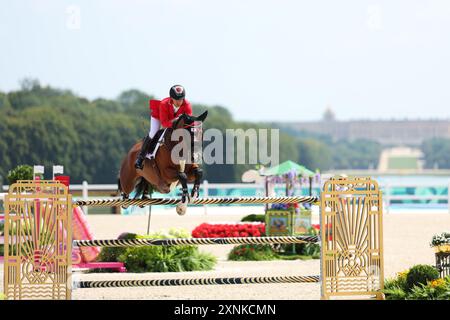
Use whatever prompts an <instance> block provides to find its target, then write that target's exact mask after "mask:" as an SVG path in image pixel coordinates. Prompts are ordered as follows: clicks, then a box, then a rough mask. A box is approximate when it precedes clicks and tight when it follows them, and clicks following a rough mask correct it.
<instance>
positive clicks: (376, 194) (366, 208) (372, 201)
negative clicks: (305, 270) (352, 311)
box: [320, 177, 384, 299]
mask: <svg viewBox="0 0 450 320" xmlns="http://www.w3.org/2000/svg"><path fill="white" fill-rule="evenodd" d="M320 213H321V218H320V228H321V245H322V248H321V250H322V259H321V280H322V299H329V298H330V297H331V296H375V297H376V298H377V299H383V298H384V295H383V294H382V293H381V290H382V289H383V286H384V267H383V266H384V262H383V221H382V199H381V191H380V190H379V188H378V184H377V182H376V181H374V180H371V179H370V178H343V177H335V178H332V179H330V180H329V181H327V182H326V183H325V184H324V188H323V192H322V195H321V208H320Z"/></svg>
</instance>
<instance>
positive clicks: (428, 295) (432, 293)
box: [408, 279, 450, 300]
mask: <svg viewBox="0 0 450 320" xmlns="http://www.w3.org/2000/svg"><path fill="white" fill-rule="evenodd" d="M408 299H411V300H448V299H450V283H449V282H448V280H447V281H445V280H444V279H437V280H434V281H431V282H429V283H427V285H424V284H420V285H419V286H414V287H413V288H412V289H411V292H410V294H409V296H408Z"/></svg>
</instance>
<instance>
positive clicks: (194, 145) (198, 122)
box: [171, 111, 208, 163]
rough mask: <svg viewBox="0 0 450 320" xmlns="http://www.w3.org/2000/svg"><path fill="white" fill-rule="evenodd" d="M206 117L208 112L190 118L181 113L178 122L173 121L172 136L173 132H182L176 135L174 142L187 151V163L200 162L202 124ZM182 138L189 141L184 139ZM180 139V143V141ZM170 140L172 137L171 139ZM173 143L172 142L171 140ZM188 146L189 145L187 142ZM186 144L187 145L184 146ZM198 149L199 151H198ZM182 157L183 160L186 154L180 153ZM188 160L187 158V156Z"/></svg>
mask: <svg viewBox="0 0 450 320" xmlns="http://www.w3.org/2000/svg"><path fill="white" fill-rule="evenodd" d="M207 116H208V111H205V112H203V113H202V114H201V115H199V116H190V115H188V114H185V113H183V114H182V115H180V116H179V118H178V120H177V121H175V122H174V123H173V125H172V128H171V129H172V134H171V135H173V134H174V131H178V130H184V131H182V132H181V135H180V134H176V138H175V141H176V143H179V142H181V143H182V145H184V147H183V148H184V150H189V153H188V154H190V158H191V159H190V160H189V161H188V162H191V161H192V162H193V163H199V161H200V160H201V159H200V158H201V146H202V140H203V131H202V123H203V122H204V121H205V119H206V117H207ZM183 137H185V138H187V137H189V139H184V138H183ZM180 138H181V141H180ZM171 140H172V137H171ZM172 141H174V140H172ZM188 141H189V142H190V144H189V142H188ZM186 143H188V144H186ZM172 147H173V145H172ZM199 147H200V149H199ZM181 154H183V157H184V158H185V157H186V156H187V154H185V153H184V152H182V153H181ZM187 157H188V158H189V156H187Z"/></svg>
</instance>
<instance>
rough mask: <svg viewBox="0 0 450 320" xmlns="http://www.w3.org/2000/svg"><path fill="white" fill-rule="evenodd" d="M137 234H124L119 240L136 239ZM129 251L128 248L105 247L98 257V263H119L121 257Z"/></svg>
mask: <svg viewBox="0 0 450 320" xmlns="http://www.w3.org/2000/svg"><path fill="white" fill-rule="evenodd" d="M136 238H137V234H134V233H124V234H121V235H120V236H119V237H118V239H136ZM125 251H127V247H103V248H102V251H100V254H99V255H98V257H97V261H102V262H118V261H119V257H120V256H121V255H122V254H124V253H125Z"/></svg>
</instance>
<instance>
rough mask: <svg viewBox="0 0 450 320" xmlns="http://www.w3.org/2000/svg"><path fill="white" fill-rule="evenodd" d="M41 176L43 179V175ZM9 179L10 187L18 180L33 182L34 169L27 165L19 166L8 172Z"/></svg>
mask: <svg viewBox="0 0 450 320" xmlns="http://www.w3.org/2000/svg"><path fill="white" fill-rule="evenodd" d="M40 176H41V179H42V178H43V177H42V175H40ZM7 179H8V182H9V184H10V185H11V184H13V183H15V182H16V181H18V180H33V167H32V166H29V165H27V164H23V165H19V166H17V167H15V168H14V169H12V170H9V171H8V175H7Z"/></svg>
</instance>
